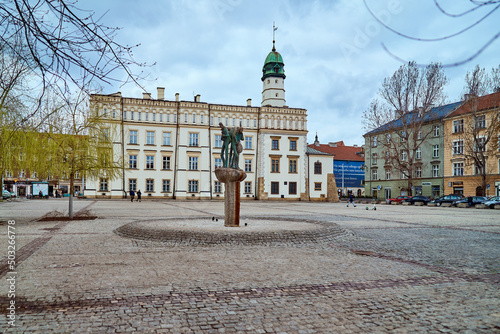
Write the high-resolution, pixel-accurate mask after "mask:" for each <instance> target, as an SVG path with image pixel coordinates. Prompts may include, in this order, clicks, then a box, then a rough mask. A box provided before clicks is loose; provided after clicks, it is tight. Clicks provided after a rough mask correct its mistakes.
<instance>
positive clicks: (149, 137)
mask: <svg viewBox="0 0 500 334" xmlns="http://www.w3.org/2000/svg"><path fill="white" fill-rule="evenodd" d="M146 144H147V145H154V144H155V133H154V131H146Z"/></svg>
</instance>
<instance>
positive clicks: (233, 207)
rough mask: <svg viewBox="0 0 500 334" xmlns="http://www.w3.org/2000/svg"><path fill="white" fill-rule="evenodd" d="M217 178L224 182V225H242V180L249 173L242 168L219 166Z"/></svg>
mask: <svg viewBox="0 0 500 334" xmlns="http://www.w3.org/2000/svg"><path fill="white" fill-rule="evenodd" d="M215 176H217V179H218V180H219V181H220V182H222V183H224V202H225V203H224V226H228V227H238V226H240V182H241V181H243V180H244V179H245V178H246V177H247V174H246V173H245V172H244V171H242V170H241V169H235V168H217V169H216V170H215Z"/></svg>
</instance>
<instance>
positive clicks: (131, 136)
mask: <svg viewBox="0 0 500 334" xmlns="http://www.w3.org/2000/svg"><path fill="white" fill-rule="evenodd" d="M129 144H137V130H130V131H129Z"/></svg>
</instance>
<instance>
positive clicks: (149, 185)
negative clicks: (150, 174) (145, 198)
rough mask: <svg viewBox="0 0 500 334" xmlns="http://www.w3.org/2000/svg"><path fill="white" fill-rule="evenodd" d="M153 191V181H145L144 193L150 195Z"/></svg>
mask: <svg viewBox="0 0 500 334" xmlns="http://www.w3.org/2000/svg"><path fill="white" fill-rule="evenodd" d="M154 189H155V180H153V179H147V180H146V192H148V193H152V192H153V191H154Z"/></svg>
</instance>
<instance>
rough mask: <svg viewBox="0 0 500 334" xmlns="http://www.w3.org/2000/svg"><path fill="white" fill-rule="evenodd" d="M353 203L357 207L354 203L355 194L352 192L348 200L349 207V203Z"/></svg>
mask: <svg viewBox="0 0 500 334" xmlns="http://www.w3.org/2000/svg"><path fill="white" fill-rule="evenodd" d="M351 203H352V205H354V207H356V204H354V195H353V194H352V193H351V194H350V195H349V202H347V207H349V204H351Z"/></svg>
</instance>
